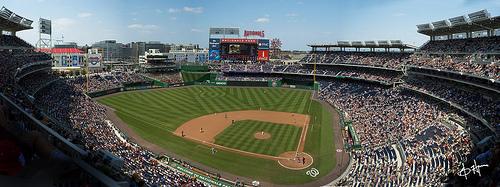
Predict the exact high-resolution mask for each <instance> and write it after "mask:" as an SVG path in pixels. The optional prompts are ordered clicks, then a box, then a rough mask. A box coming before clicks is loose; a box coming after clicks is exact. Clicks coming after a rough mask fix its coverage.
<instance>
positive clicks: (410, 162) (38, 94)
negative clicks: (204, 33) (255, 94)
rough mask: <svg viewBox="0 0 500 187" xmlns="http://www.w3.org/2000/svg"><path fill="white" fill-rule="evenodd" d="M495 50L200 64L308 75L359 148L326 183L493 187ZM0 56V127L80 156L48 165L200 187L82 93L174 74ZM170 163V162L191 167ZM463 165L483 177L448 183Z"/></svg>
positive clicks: (26, 53)
mask: <svg viewBox="0 0 500 187" xmlns="http://www.w3.org/2000/svg"><path fill="white" fill-rule="evenodd" d="M471 42H472V43H474V45H470V43H471ZM499 44H500V43H499V42H498V36H490V37H483V38H473V39H467V40H461V39H454V40H446V41H430V42H428V43H426V44H425V45H424V46H422V47H421V48H420V50H418V51H417V52H373V51H370V52H363V51H313V52H311V53H310V54H308V55H307V56H306V57H304V59H302V60H301V61H300V63H298V64H292V65H283V64H271V63H266V64H261V63H242V64H234V63H224V64H210V65H209V66H210V69H211V71H213V72H217V73H219V75H218V76H219V79H222V80H255V81H262V80H266V81H267V80H281V79H283V78H295V79H306V80H310V79H311V78H312V77H313V76H315V78H317V79H318V80H319V84H320V90H319V92H318V98H319V99H321V100H323V101H325V102H327V103H329V104H330V105H332V106H334V107H336V108H338V109H339V110H342V113H343V114H345V119H344V120H345V121H351V122H352V126H353V128H354V129H355V132H356V134H357V137H359V144H360V145H361V148H360V149H357V148H351V147H349V146H347V148H345V149H342V150H341V151H349V154H350V166H349V168H348V169H347V171H346V172H345V173H344V174H343V175H342V176H341V177H340V178H338V179H336V180H335V181H333V183H330V185H342V186H343V185H349V186H375V185H381V186H382V185H383V186H405V185H409V186H438V185H442V184H444V183H449V184H452V185H453V184H462V183H465V184H468V183H473V184H474V185H479V186H495V185H498V176H499V172H500V164H499V163H500V162H498V158H500V155H499V153H500V146H499V142H500V141H499V137H498V131H499V130H498V129H500V126H499V124H500V116H499V114H500V99H499V98H500V97H499V94H500V90H499V88H500V86H499V83H498V81H500V57H499V54H500V46H499ZM0 47H1V48H2V49H1V50H0V62H1V63H0V75H2V79H1V80H0V88H1V91H2V96H3V99H2V101H3V102H2V109H3V113H8V115H7V116H9V118H8V119H5V121H2V126H3V128H10V127H14V128H15V130H14V131H15V132H20V133H27V132H31V131H40V132H44V133H48V134H49V135H50V137H51V138H46V139H47V141H51V142H52V143H53V144H54V145H57V146H64V145H66V146H69V147H71V145H76V147H72V148H71V150H81V153H78V154H76V153H75V152H78V151H68V149H69V148H67V149H62V148H60V147H59V148H60V149H61V151H54V153H55V154H53V155H52V154H51V156H53V159H60V160H63V161H67V160H69V159H70V158H68V157H71V158H81V159H80V160H78V162H79V161H83V162H85V163H88V164H89V165H90V167H93V168H99V169H101V170H104V171H107V172H105V174H106V175H107V176H108V177H110V178H112V179H113V180H116V181H126V182H128V183H129V184H130V185H131V186H135V185H137V186H142V185H146V186H160V185H166V186H208V185H209V184H207V183H204V182H201V180H200V179H197V178H193V177H191V176H189V175H186V174H185V173H183V172H180V171H178V170H175V169H173V168H170V167H169V166H165V165H163V164H162V163H160V162H159V161H158V160H157V159H156V158H157V155H156V154H154V153H153V152H151V151H149V150H147V149H145V148H143V147H141V146H139V145H137V144H135V143H134V142H132V141H130V140H129V139H128V138H127V137H126V135H124V134H123V133H120V132H119V130H118V129H117V128H116V127H114V126H113V125H112V124H111V125H110V123H109V121H108V118H107V116H106V108H105V107H104V106H103V105H101V104H98V103H96V102H94V101H93V100H92V99H91V98H90V97H89V96H88V95H87V94H89V93H91V92H101V91H106V90H112V89H117V88H121V87H122V86H123V85H125V84H138V83H144V82H148V81H149V80H150V78H154V79H157V80H161V81H164V82H166V83H171V84H178V83H181V84H182V79H181V78H180V75H179V74H178V73H168V74H161V73H147V74H144V73H138V72H105V73H99V74H92V75H91V76H90V78H89V80H90V81H89V82H86V78H84V77H83V76H72V77H64V78H63V77H60V76H57V75H54V74H52V73H51V70H50V68H49V67H50V65H51V64H50V63H51V57H50V56H49V55H47V54H44V53H39V52H35V50H34V48H33V47H32V46H30V45H29V44H27V43H26V42H24V41H23V40H22V39H20V38H18V37H15V36H4V35H3V36H2V37H1V38H0ZM484 54H487V55H484ZM314 66H316V68H314ZM87 86H88V87H87ZM8 103H10V104H8ZM7 105H8V106H7ZM0 119H2V120H4V119H3V117H2V118H0ZM34 124H38V127H39V128H35V126H37V125H34ZM40 127H43V128H40ZM40 129H41V130H40ZM47 129H49V130H47ZM495 134H496V135H495ZM54 139H55V140H54ZM344 140H345V143H346V145H351V144H354V142H355V141H358V140H357V139H356V138H355V137H353V136H352V135H350V134H349V133H348V132H345V134H344ZM61 142H62V143H61ZM491 142H493V143H491ZM61 144H64V145H61ZM339 146H340V147H341V146H343V145H339ZM51 150H52V149H51ZM103 150H105V151H106V152H109V153H111V154H113V155H116V156H117V157H119V158H120V159H122V161H123V164H124V165H123V168H122V169H121V172H109V166H108V164H109V163H107V162H106V161H105V160H103V159H101V158H100V157H99V155H98V153H100V152H101V151H103ZM52 151H53V150H52ZM61 152H64V153H65V154H66V155H67V156H61V155H60V154H61ZM75 155H79V156H75ZM33 157H36V156H33ZM180 159H181V158H170V160H171V161H172V162H178V163H182V165H183V166H184V167H186V168H193V167H192V166H191V165H190V164H189V163H187V162H184V161H180ZM471 160H476V161H477V162H478V164H488V165H489V166H488V167H489V169H487V170H486V169H485V170H482V171H481V175H482V176H481V178H473V179H471V180H469V181H464V180H463V179H462V178H461V177H459V176H457V173H458V172H459V171H460V168H461V166H462V165H461V164H462V163H464V164H465V165H470V164H471ZM74 162H77V161H74ZM0 169H5V168H0ZM82 173H85V172H82ZM82 175H83V174H82ZM78 177H81V176H80V175H77V176H76V178H78ZM94 177H95V178H94ZM471 177H472V176H471ZM81 178H83V179H81V180H73V181H71V184H75V183H76V185H79V186H84V185H89V186H93V185H96V186H97V185H99V184H100V183H103V180H104V179H107V178H106V177H100V176H98V177H96V176H90V175H89V174H87V175H84V177H81ZM96 178H98V179H96ZM222 178H224V176H222ZM79 179H80V178H79ZM332 180H333V179H332ZM63 182H64V181H62V182H61V183H62V184H61V186H62V185H64V184H66V183H63ZM245 182H246V184H248V183H249V182H251V181H245ZM236 185H244V184H241V183H240V182H239V181H238V182H237V183H236Z"/></svg>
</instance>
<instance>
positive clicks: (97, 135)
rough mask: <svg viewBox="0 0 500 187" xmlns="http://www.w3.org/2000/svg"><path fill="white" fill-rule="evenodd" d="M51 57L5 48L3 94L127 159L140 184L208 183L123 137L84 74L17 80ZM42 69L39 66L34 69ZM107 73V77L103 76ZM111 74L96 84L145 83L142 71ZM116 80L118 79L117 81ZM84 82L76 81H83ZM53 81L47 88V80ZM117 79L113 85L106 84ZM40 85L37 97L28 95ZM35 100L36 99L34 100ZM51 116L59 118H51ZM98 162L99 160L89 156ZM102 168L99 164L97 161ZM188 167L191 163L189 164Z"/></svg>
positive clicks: (81, 140)
mask: <svg viewBox="0 0 500 187" xmlns="http://www.w3.org/2000/svg"><path fill="white" fill-rule="evenodd" d="M44 60H50V56H48V55H46V54H41V53H37V52H34V51H33V50H32V49H31V50H29V49H14V50H0V61H1V62H2V63H0V75H1V76H2V79H1V80H0V88H1V91H2V93H3V94H5V95H6V96H7V97H9V98H11V100H12V101H14V102H15V103H16V104H18V105H19V106H20V107H21V108H23V109H24V110H25V111H26V112H27V113H30V114H34V115H37V116H45V117H37V118H39V119H41V120H42V121H43V123H44V124H45V125H47V126H48V127H50V128H51V129H52V130H55V131H56V132H58V133H59V134H60V135H62V136H63V137H64V138H66V139H67V140H69V141H70V142H73V143H75V144H76V145H77V146H79V147H81V148H84V149H85V150H89V151H90V152H91V153H95V152H96V151H97V150H101V149H103V150H108V151H110V152H111V153H113V154H114V155H116V156H118V157H120V158H122V159H123V160H124V166H123V168H122V169H121V171H123V173H124V174H126V175H128V176H130V177H135V178H134V179H136V181H137V182H138V184H144V185H148V186H205V185H204V184H203V183H201V182H199V181H198V180H197V179H195V178H191V177H190V176H187V175H185V174H183V173H181V172H178V171H176V170H173V169H170V168H168V167H166V166H164V165H161V164H159V163H158V161H157V160H155V159H154V157H155V155H154V154H153V153H152V152H150V151H148V150H146V149H144V148H142V147H140V146H138V145H135V144H132V143H129V142H128V141H126V140H125V141H123V139H119V138H118V137H117V135H116V134H115V131H113V130H112V127H111V126H109V125H108V124H107V123H106V108H105V107H104V106H102V105H100V104H98V103H96V102H94V101H93V100H92V99H90V98H89V97H87V96H86V95H85V94H84V93H83V92H82V87H83V85H82V79H83V78H82V77H77V78H74V79H60V78H58V77H55V76H53V75H52V74H50V73H48V72H46V71H34V73H32V74H27V75H25V76H23V77H22V78H21V79H19V80H17V81H16V77H15V75H16V70H17V69H19V68H21V67H27V68H30V67H31V66H29V65H30V64H36V63H37V62H39V61H44ZM31 69H33V70H36V69H35V68H31ZM99 76H101V75H99ZM110 76H111V77H112V78H109V77H107V78H106V77H105V76H104V77H100V78H96V79H98V80H99V81H96V82H92V85H94V86H92V87H93V88H96V90H98V89H99V88H103V86H102V85H99V86H95V84H105V85H111V86H114V85H115V84H114V83H115V82H116V81H117V82H118V83H127V82H137V81H142V80H143V78H142V76H140V75H137V74H136V75H134V74H127V73H123V74H122V73H119V74H113V75H110ZM113 79H115V80H113ZM78 80H79V81H80V83H74V82H77V81H78ZM51 81H52V83H51V84H48V85H46V86H45V87H41V85H43V84H45V83H49V82H51ZM103 82H113V83H109V84H108V83H103ZM38 88H40V90H39V91H38V92H37V93H36V94H35V95H34V96H28V95H27V94H25V93H26V92H27V91H28V92H29V91H33V90H37V89H38ZM32 99H34V100H32ZM51 119H54V120H53V121H51ZM87 161H88V162H90V164H93V165H95V164H96V163H94V162H93V161H95V160H93V159H91V157H89V159H88V160H87ZM96 166H97V165H96ZM185 167H190V166H189V165H185Z"/></svg>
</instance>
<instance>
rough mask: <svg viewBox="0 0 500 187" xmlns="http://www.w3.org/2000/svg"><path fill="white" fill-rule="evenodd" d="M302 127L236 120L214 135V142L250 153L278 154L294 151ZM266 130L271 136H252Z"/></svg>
mask: <svg viewBox="0 0 500 187" xmlns="http://www.w3.org/2000/svg"><path fill="white" fill-rule="evenodd" d="M301 130H302V128H300V127H297V126H293V125H286V124H277V123H270V122H263V121H255V120H244V121H237V122H235V123H234V124H233V125H231V126H229V127H228V128H226V129H225V130H224V131H223V132H222V133H220V134H219V135H217V136H216V137H215V144H218V145H222V146H226V147H230V148H235V149H239V150H243V151H248V152H252V153H259V154H265V155H271V156H279V154H281V153H283V152H286V151H294V150H296V149H297V144H298V143H299V138H300V132H301ZM261 131H264V132H267V133H270V134H271V138H269V139H266V140H259V139H255V138H254V134H255V133H258V132H261Z"/></svg>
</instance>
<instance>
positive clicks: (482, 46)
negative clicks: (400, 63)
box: [420, 36, 500, 53]
mask: <svg viewBox="0 0 500 187" xmlns="http://www.w3.org/2000/svg"><path fill="white" fill-rule="evenodd" d="M499 44H500V36H492V37H477V38H466V39H451V40H434V41H429V42H427V43H426V44H425V45H424V46H422V47H421V48H420V50H421V51H423V52H426V53H500V45H499Z"/></svg>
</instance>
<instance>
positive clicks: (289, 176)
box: [98, 86, 338, 184]
mask: <svg viewBox="0 0 500 187" xmlns="http://www.w3.org/2000/svg"><path fill="white" fill-rule="evenodd" d="M98 101H99V102H100V103H102V104H105V105H107V106H109V107H111V108H113V109H114V111H115V114H116V115H117V116H118V117H119V118H120V119H121V120H122V121H123V122H125V123H126V124H127V125H128V127H130V128H131V129H132V130H133V131H134V132H135V133H136V134H138V135H139V136H141V137H142V138H143V139H145V140H146V141H148V142H150V143H153V144H155V145H158V146H160V147H162V148H164V149H166V150H169V151H171V152H173V153H175V154H177V155H179V156H181V157H184V158H185V159H189V160H193V161H196V162H198V163H201V164H202V165H204V166H207V167H210V168H214V169H216V170H217V171H223V172H227V173H231V174H234V175H237V176H243V177H246V178H250V179H254V180H260V181H266V182H270V183H274V184H304V183H307V182H310V181H313V180H317V179H319V178H320V177H322V176H324V175H326V174H328V173H329V172H330V171H331V170H332V169H333V168H334V166H335V164H336V163H335V162H336V161H335V149H336V148H335V145H334V143H333V142H334V140H333V138H334V132H333V127H332V126H333V125H338V124H333V122H332V114H331V112H330V111H329V110H328V109H326V108H325V107H324V106H323V105H322V104H321V103H319V102H317V101H315V100H313V99H312V92H311V91H306V90H298V89H282V88H246V87H209V86H190V87H181V88H174V89H160V90H146V91H133V92H123V93H119V94H115V95H110V96H105V97H101V98H99V99H98ZM181 159H182V158H181ZM301 159H304V160H303V161H304V162H303V163H301ZM287 164H288V165H287ZM290 164H291V165H290ZM312 168H315V169H317V170H318V171H319V175H317V176H316V175H315V176H311V175H307V174H306V172H307V171H308V170H310V169H312Z"/></svg>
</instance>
